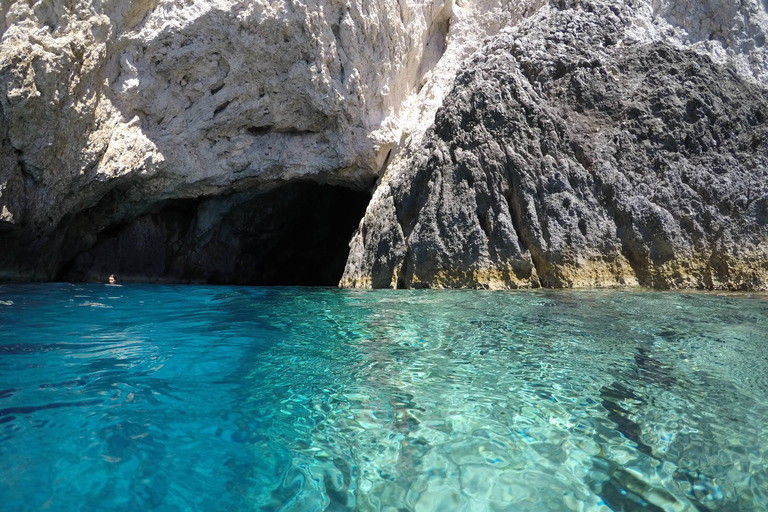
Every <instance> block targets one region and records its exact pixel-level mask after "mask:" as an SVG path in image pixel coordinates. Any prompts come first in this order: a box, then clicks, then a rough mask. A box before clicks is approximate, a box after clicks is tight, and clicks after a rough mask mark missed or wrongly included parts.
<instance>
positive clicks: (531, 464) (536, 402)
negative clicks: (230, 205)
mask: <svg viewBox="0 0 768 512" xmlns="http://www.w3.org/2000/svg"><path fill="white" fill-rule="evenodd" d="M0 332H2V336H1V337H0V497H1V498H0V509H2V510H46V509H47V510H57V511H58V510H137V511H139V510H141V511H144V510H157V511H176V510H203V511H213V510H258V511H278V510H281V511H289V510H290V511H314V510H329V511H344V510H358V511H396V510H397V511H400V510H407V511H411V510H412V511H419V512H426V511H453V510H465V511H472V512H480V511H502V510H504V511H515V512H522V511H536V512H538V511H545V510H554V511H561V510H562V511H571V510H572V511H608V510H615V511H633V510H653V511H659V510H663V511H697V510H698V511H727V512H734V511H758V510H766V508H767V507H768V421H766V413H767V412H768V398H767V397H768V356H767V354H768V351H767V350H766V348H768V336H767V334H768V301H767V300H764V299H759V298H758V299H755V298H752V299H749V298H744V297H743V296H729V297H719V296H713V295H704V294H677V293H629V292H615V291H614V292H611V291H584V292H580V291H567V292H562V291H561V292H554V291H535V292H518V293H508V292H498V293H497V292H473V291H453V292H448V291H446V292H436V291H354V290H335V289H301V288H282V289H281V288H271V289H269V288H234V287H232V288H228V287H193V286H183V287H182V286H144V285H124V286H106V285H70V284H45V285H4V286H0Z"/></svg>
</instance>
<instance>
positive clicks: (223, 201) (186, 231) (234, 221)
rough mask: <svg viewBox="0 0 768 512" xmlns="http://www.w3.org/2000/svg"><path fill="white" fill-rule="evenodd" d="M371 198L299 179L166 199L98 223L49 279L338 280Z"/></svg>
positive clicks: (262, 282)
mask: <svg viewBox="0 0 768 512" xmlns="http://www.w3.org/2000/svg"><path fill="white" fill-rule="evenodd" d="M369 200H370V194H369V193H368V192H360V191H355V190H352V189H349V188H345V187H340V186H333V185H323V184H318V183H315V182H309V181H304V182H292V183H289V184H286V185H282V186H279V187H276V188H273V189H271V190H269V191H267V192H260V193H240V194H235V195H229V196H216V197H204V198H195V199H176V200H169V201H164V202H162V203H159V204H156V205H152V207H150V208H147V209H146V210H145V212H144V213H143V214H142V215H139V216H138V217H133V218H131V220H130V221H129V222H123V223H119V224H115V225H111V226H108V227H107V228H105V229H102V230H101V231H100V232H99V233H97V234H96V235H95V238H96V242H95V243H94V244H92V245H91V246H90V247H88V248H87V249H85V250H82V251H79V253H78V254H77V255H76V256H74V257H73V258H71V259H70V260H69V261H68V262H67V263H66V264H65V265H62V267H61V269H60V271H59V272H58V274H57V276H56V278H57V280H61V281H91V282H98V281H104V280H106V277H107V276H109V274H115V275H116V276H117V278H118V281H129V282H131V281H132V282H165V283H208V284H239V285H261V286H336V285H337V284H338V282H339V280H340V279H341V275H342V273H343V271H344V265H345V263H346V259H347V255H348V253H349V246H348V244H349V241H350V239H351V237H352V234H353V233H354V231H355V229H356V228H357V225H358V223H359V222H360V219H361V218H362V217H363V215H364V213H365V208H366V206H367V205H368V202H369ZM91 214H92V215H96V214H97V213H96V212H92V213H91ZM80 225H81V226H82V225H88V223H82V222H81V223H80ZM67 236H68V237H83V233H82V232H81V231H80V230H79V229H77V230H71V231H70V232H69V233H68V234H67Z"/></svg>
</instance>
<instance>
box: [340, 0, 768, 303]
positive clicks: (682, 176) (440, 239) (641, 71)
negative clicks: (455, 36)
mask: <svg viewBox="0 0 768 512" xmlns="http://www.w3.org/2000/svg"><path fill="white" fill-rule="evenodd" d="M585 5H586V6H589V8H584V6H585ZM636 14H637V10H635V9H633V8H632V7H631V5H629V4H627V5H624V4H620V3H608V2H587V3H584V2H582V3H577V6H576V7H575V8H574V7H573V6H567V5H559V6H558V5H555V6H553V7H551V8H550V7H547V8H544V9H541V10H540V11H539V12H538V13H537V15H536V16H533V17H531V18H529V19H527V20H525V21H523V22H522V23H520V24H519V25H517V26H515V27H514V28H512V29H510V30H505V31H502V33H500V34H499V35H497V36H495V37H494V38H493V39H491V40H490V41H489V42H488V44H487V45H486V46H485V47H484V48H483V50H482V51H480V52H478V53H477V54H475V56H474V57H473V58H472V59H471V60H470V61H468V62H467V63H466V64H465V66H464V69H463V70H462V71H461V72H460V73H459V74H458V76H457V78H456V80H455V83H454V87H453V89H452V91H451V92H450V93H449V94H448V95H447V97H446V99H445V100H444V103H443V106H442V107H441V108H440V109H439V110H438V112H437V115H436V118H435V123H434V126H433V127H432V128H431V129H430V130H429V131H428V132H427V134H426V135H425V137H424V139H423V144H422V146H421V147H420V148H417V149H415V150H414V151H413V152H412V154H410V155H408V156H407V158H403V159H402V161H400V162H395V163H394V164H393V165H392V166H391V167H390V168H389V169H388V171H387V172H386V174H385V175H384V177H383V178H382V180H381V185H380V186H379V189H378V190H377V192H376V194H375V195H374V198H373V200H372V203H371V205H369V207H368V212H367V214H366V216H365V218H364V219H363V220H362V222H361V224H360V227H359V229H358V231H357V233H356V235H355V237H354V239H353V241H352V243H351V248H352V252H351V254H350V257H349V260H348V263H347V268H346V270H345V274H344V277H343V279H342V285H343V286H350V287H370V286H372V287H398V288H400V287H402V288H410V287H436V288H453V287H476V288H518V287H538V286H546V287H571V286H617V285H628V286H636V285H640V286H647V287H655V288H708V289H736V290H741V289H768V226H767V225H766V223H768V210H767V209H766V208H767V205H768V101H767V100H766V98H768V90H766V87H765V84H764V83H760V82H759V81H756V80H749V79H747V78H745V77H744V76H743V75H741V74H740V73H739V72H738V71H737V69H736V68H734V67H732V66H730V65H727V64H719V63H717V62H715V61H714V60H713V59H712V58H711V56H709V55H707V54H705V53H703V52H701V51H697V50H696V49H694V48H691V47H686V46H682V45H679V44H671V43H670V42H668V41H663V40H660V39H656V40H653V39H652V40H650V41H642V40H637V37H636V33H635V29H636V27H637V20H636V18H635V16H636Z"/></svg>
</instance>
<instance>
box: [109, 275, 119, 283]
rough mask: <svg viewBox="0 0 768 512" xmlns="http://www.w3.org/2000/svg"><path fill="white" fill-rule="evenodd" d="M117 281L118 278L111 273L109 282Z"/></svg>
mask: <svg viewBox="0 0 768 512" xmlns="http://www.w3.org/2000/svg"><path fill="white" fill-rule="evenodd" d="M116 282H117V279H115V274H109V284H115V283H116Z"/></svg>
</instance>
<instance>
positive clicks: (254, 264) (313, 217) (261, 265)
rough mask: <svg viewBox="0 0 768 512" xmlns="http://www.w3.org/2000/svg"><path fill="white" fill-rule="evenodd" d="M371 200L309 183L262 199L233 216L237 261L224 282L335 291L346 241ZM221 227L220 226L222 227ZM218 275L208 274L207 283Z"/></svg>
mask: <svg viewBox="0 0 768 512" xmlns="http://www.w3.org/2000/svg"><path fill="white" fill-rule="evenodd" d="M370 199H371V196H370V194H369V193H367V192H363V193H361V192H357V191H354V190H351V189H349V188H345V187H339V186H332V185H319V184H317V183H314V182H299V183H293V184H289V185H286V186H283V187H280V188H278V189H275V190H274V191H271V192H268V193H266V194H262V195H260V196H257V197H256V198H254V199H253V200H252V201H251V202H252V203H253V204H254V206H253V207H252V208H249V207H248V206H247V205H246V207H245V208H243V211H242V212H237V213H235V214H234V215H232V216H231V217H233V220H234V222H233V223H232V227H233V228H234V230H235V231H236V235H237V236H238V237H239V252H240V257H239V259H238V261H237V263H236V265H235V275H234V276H233V278H232V279H231V280H229V279H226V278H225V279H221V281H224V282H233V283H248V284H255V285H265V286H275V285H281V286H294V285H295V286H336V285H337V284H338V283H339V281H340V280H341V276H342V274H343V272H344V266H345V264H346V261H347V256H348V255H349V241H350V239H351V238H352V235H353V233H354V231H355V229H356V228H357V226H358V224H359V223H360V219H362V218H363V215H364V214H365V208H366V207H367V206H368V202H369V201H370ZM225 225H226V223H225ZM217 280H220V276H218V275H212V276H211V277H210V278H209V282H217Z"/></svg>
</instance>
